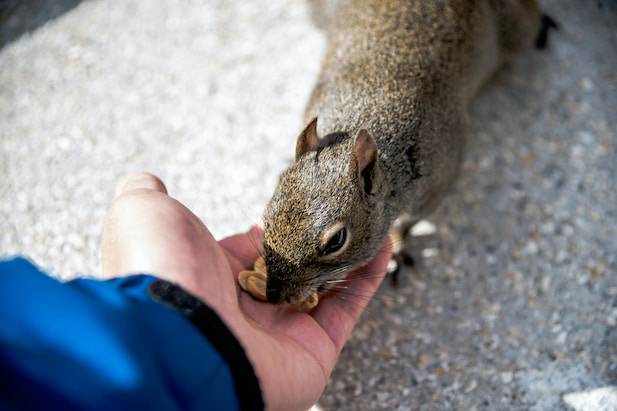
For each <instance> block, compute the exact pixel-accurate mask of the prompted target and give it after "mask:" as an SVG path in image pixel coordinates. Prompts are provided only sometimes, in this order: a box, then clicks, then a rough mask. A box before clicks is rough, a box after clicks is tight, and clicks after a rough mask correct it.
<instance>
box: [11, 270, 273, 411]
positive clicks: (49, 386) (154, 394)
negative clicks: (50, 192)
mask: <svg viewBox="0 0 617 411" xmlns="http://www.w3.org/2000/svg"><path fill="white" fill-rule="evenodd" d="M157 283H160V280H157V279H156V278H154V277H151V276H146V275H137V276H131V277H125V278H121V279H116V280H109V281H97V280H93V279H80V280H75V281H70V282H68V283H60V282H58V281H56V280H54V279H52V278H50V277H48V276H47V275H45V274H44V273H42V272H40V271H39V270H38V269H37V268H36V267H34V266H33V265H32V264H31V263H29V262H28V261H26V260H24V259H21V258H17V259H13V260H9V261H4V262H1V261H0V410H3V409H9V410H12V409H19V410H22V409H62V410H72V409H88V410H109V409H115V410H140V409H148V410H193V409H195V410H197V409H199V410H237V409H242V410H244V409H262V408H263V402H262V399H261V394H260V392H259V388H258V382H257V379H256V377H255V374H254V373H253V369H252V367H251V365H250V363H249V362H248V359H247V358H246V355H245V354H244V351H243V350H242V348H241V346H240V344H239V343H238V341H237V340H236V339H235V338H234V337H233V335H232V334H231V333H230V332H229V330H228V329H227V327H226V326H225V325H224V324H223V322H222V321H221V320H220V319H219V317H218V316H217V315H216V313H214V311H212V310H211V309H209V308H208V307H207V306H205V305H204V304H201V303H197V304H193V306H192V307H191V310H188V311H186V312H183V311H182V310H177V309H175V308H172V307H170V305H169V304H170V301H165V300H166V298H161V296H154V297H153V295H152V294H153V293H152V289H153V285H155V284H157ZM159 288H161V287H159ZM162 289H163V290H168V291H169V290H175V291H174V292H176V293H177V292H178V290H181V289H179V288H178V287H175V286H173V285H170V284H169V283H167V287H163V288H162ZM159 294H160V293H159ZM167 294H169V293H167ZM185 295H188V294H185ZM163 297H165V296H163ZM191 298H192V297H191ZM167 300H170V299H169V298H167ZM171 300H173V298H171ZM194 301H196V300H194ZM171 303H173V301H171ZM171 305H173V304H171ZM187 313H188V314H187ZM247 384H248V385H249V387H251V388H249V389H248V390H247V388H246V387H247Z"/></svg>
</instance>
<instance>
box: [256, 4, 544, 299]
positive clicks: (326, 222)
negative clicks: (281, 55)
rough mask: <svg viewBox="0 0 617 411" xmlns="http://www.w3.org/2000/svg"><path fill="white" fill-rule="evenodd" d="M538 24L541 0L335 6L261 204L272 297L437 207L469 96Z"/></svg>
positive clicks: (315, 280) (358, 258) (358, 256)
mask: <svg viewBox="0 0 617 411" xmlns="http://www.w3.org/2000/svg"><path fill="white" fill-rule="evenodd" d="M541 21H542V15H541V13H540V12H539V9H538V6H537V3H536V1H535V0H440V1H425V0H362V1H358V0H356V1H354V0H343V1H340V2H339V3H338V5H337V7H336V10H335V14H334V15H333V18H332V19H331V21H330V22H329V23H328V26H327V29H326V38H327V49H326V54H325V59H324V61H323V63H322V67H321V72H320V75H319V78H318V81H317V84H316V86H315V88H314V90H313V92H312V95H311V97H310V99H309V102H308V105H307V108H306V113H305V119H306V122H307V123H308V125H307V126H306V128H305V129H304V130H303V131H302V132H301V133H300V135H299V136H298V139H297V143H296V153H295V162H294V163H293V164H292V165H291V166H290V167H289V168H288V169H287V170H286V171H285V172H283V174H282V175H281V177H280V180H279V182H278V186H277V187H276V189H275V192H274V194H273V196H272V198H271V200H270V202H269V203H268V204H267V206H266V208H265V211H264V214H263V220H264V228H265V233H264V244H263V246H264V257H265V260H266V265H267V267H268V279H267V286H266V294H267V299H268V301H270V302H271V303H280V302H292V303H294V302H299V301H303V300H304V299H306V297H307V296H308V295H310V294H311V293H312V292H314V291H315V290H317V291H318V292H323V291H326V290H328V289H329V288H330V285H331V284H334V283H336V281H340V279H341V278H343V277H344V276H345V275H346V274H347V273H348V272H349V271H350V270H352V269H354V268H356V267H359V266H361V265H363V264H365V263H366V262H367V261H369V260H370V259H372V258H373V257H374V256H375V255H376V254H377V252H378V251H379V248H380V246H381V244H382V243H383V241H384V238H385V237H386V235H388V232H389V231H390V229H391V228H393V227H394V229H395V230H398V234H399V235H400V236H401V237H402V238H404V236H405V234H406V233H407V232H408V231H409V228H410V227H411V226H412V225H413V223H415V222H417V221H418V220H419V219H421V218H424V217H426V216H427V215H428V214H430V213H431V212H432V211H433V210H434V209H435V208H436V206H437V205H438V204H439V202H440V201H441V200H442V198H443V197H444V194H445V193H446V192H447V190H448V188H449V187H450V186H451V185H452V183H453V181H454V180H455V178H456V176H457V175H458V174H459V173H460V164H461V160H462V157H463V152H464V148H465V145H466V140H467V134H468V129H469V127H468V126H469V119H468V113H467V109H468V105H469V103H470V101H471V99H472V98H473V97H474V95H475V94H476V92H477V91H478V89H479V88H480V87H481V86H482V84H483V83H485V82H486V81H487V80H488V79H489V78H490V77H491V76H492V75H493V74H494V73H495V72H496V70H497V69H498V68H499V67H500V66H502V65H503V64H504V63H505V62H507V61H509V60H510V59H511V58H512V56H513V55H514V54H516V52H518V51H520V50H522V49H525V48H527V47H528V46H530V45H532V44H533V42H534V40H535V39H536V38H537V36H538V34H539V33H540V28H541ZM320 136H321V137H320ZM395 220H396V221H397V224H394V223H395ZM395 251H400V250H395Z"/></svg>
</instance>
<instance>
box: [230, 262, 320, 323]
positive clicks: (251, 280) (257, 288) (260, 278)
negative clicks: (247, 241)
mask: <svg viewBox="0 0 617 411" xmlns="http://www.w3.org/2000/svg"><path fill="white" fill-rule="evenodd" d="M267 278H268V270H267V268H266V262H265V260H264V259H263V257H258V258H257V260H255V264H253V270H245V271H240V273H239V274H238V283H239V284H240V288H242V289H243V290H244V291H246V292H248V293H249V294H250V295H251V296H252V297H253V298H255V299H257V300H261V301H268V298H267V297H266V280H267ZM317 304H319V294H317V291H315V292H313V293H312V294H311V295H309V296H308V298H307V299H306V300H304V301H303V302H302V307H303V308H304V309H305V310H307V311H308V310H312V309H313V308H315V307H316V306H317Z"/></svg>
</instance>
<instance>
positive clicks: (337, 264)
mask: <svg viewBox="0 0 617 411" xmlns="http://www.w3.org/2000/svg"><path fill="white" fill-rule="evenodd" d="M386 192H387V182H386V180H385V177H384V174H383V172H382V169H381V166H380V160H379V153H378V149H377V145H376V144H375V140H374V139H373V137H372V136H371V134H370V133H369V132H368V131H367V130H366V129H361V130H359V131H357V132H355V133H353V134H350V133H346V132H338V133H332V134H329V135H327V136H325V137H324V138H321V139H320V138H319V137H318V136H317V118H315V119H313V121H311V122H310V123H309V125H308V126H307V127H306V128H305V129H304V131H302V133H300V135H299V136H298V141H297V143H296V160H295V162H294V163H293V164H292V165H291V166H290V167H289V168H288V169H287V170H286V171H285V172H284V173H283V174H282V175H281V177H280V180H279V183H278V186H277V187H276V189H275V192H274V195H273V196H272V199H271V200H270V202H269V203H268V205H267V206H266V209H265V212H264V228H265V233H264V257H265V260H266V265H267V267H268V279H267V286H266V289H267V293H266V294H267V297H268V301H270V302H271V303H280V302H291V303H296V302H300V301H304V299H305V298H307V297H308V296H309V295H310V294H311V293H312V292H313V291H315V290H317V291H319V292H323V291H325V290H327V289H329V288H330V287H331V286H332V285H333V284H335V280H339V279H341V278H344V277H345V275H346V274H347V273H348V272H349V271H350V270H352V269H354V268H356V267H358V266H360V265H361V264H363V263H365V262H367V261H368V260H370V259H371V258H372V257H373V256H374V255H375V254H376V252H377V251H378V249H379V247H380V245H381V242H382V240H383V237H384V235H385V233H386V232H387V228H388V227H386V225H387V223H386V222H385V221H384V217H383V207H384V198H385V193H386Z"/></svg>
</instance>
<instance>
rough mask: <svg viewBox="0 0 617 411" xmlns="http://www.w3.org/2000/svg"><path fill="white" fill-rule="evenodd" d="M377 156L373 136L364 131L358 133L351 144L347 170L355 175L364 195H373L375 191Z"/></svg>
mask: <svg viewBox="0 0 617 411" xmlns="http://www.w3.org/2000/svg"><path fill="white" fill-rule="evenodd" d="M377 154H378V151H377V144H376V143H375V139H374V138H373V136H372V135H371V134H370V133H369V132H368V131H367V130H366V129H362V130H360V131H358V134H356V137H355V139H354V142H353V149H352V153H351V164H350V167H349V169H350V171H351V172H352V173H354V174H356V175H357V177H358V181H359V182H360V184H361V185H362V189H363V190H364V192H365V193H366V194H374V193H375V191H376V183H377V181H376V179H377V177H378V171H379V170H378V167H377V159H378V156H377Z"/></svg>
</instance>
